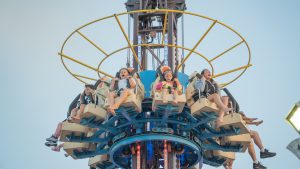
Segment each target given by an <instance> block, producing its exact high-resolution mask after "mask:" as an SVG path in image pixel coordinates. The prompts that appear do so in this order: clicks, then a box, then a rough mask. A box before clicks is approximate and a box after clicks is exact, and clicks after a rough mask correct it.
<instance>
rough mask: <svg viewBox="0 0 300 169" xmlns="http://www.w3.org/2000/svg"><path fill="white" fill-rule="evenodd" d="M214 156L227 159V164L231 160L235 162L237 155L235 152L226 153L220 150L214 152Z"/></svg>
mask: <svg viewBox="0 0 300 169" xmlns="http://www.w3.org/2000/svg"><path fill="white" fill-rule="evenodd" d="M213 155H214V156H217V157H220V158H225V159H227V160H226V161H225V163H228V162H230V161H231V160H235V153H234V152H224V151H220V150H214V151H213Z"/></svg>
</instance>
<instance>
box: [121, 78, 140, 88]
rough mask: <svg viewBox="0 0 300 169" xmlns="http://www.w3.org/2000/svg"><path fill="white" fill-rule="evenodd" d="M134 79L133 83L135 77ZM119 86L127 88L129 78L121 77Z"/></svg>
mask: <svg viewBox="0 0 300 169" xmlns="http://www.w3.org/2000/svg"><path fill="white" fill-rule="evenodd" d="M132 80H133V83H135V81H134V79H132ZM135 84H136V83H135ZM118 88H119V90H120V89H127V79H120V80H119V82H118Z"/></svg>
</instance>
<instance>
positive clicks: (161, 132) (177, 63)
mask: <svg viewBox="0 0 300 169" xmlns="http://www.w3.org/2000/svg"><path fill="white" fill-rule="evenodd" d="M126 8H127V12H124V13H121V14H114V15H111V16H108V17H105V18H101V19H98V20H95V21H92V22H90V23H88V24H85V25H83V26H81V27H80V28H78V29H76V30H75V31H74V32H72V33H71V35H70V36H69V37H68V38H67V39H66V41H65V42H64V44H63V47H62V49H61V51H60V53H59V55H60V56H61V59H62V62H63V65H64V66H65V68H66V69H67V71H68V72H69V73H70V74H71V75H72V76H74V77H75V78H76V79H78V80H79V81H81V82H84V83H87V82H86V81H85V80H92V81H93V80H96V79H97V77H88V76H84V75H81V74H79V73H74V72H73V71H72V70H71V68H70V67H68V66H67V62H66V60H68V61H72V62H74V63H76V64H78V65H80V66H83V67H86V68H88V69H90V70H92V71H94V72H96V74H97V75H98V76H99V77H101V75H105V76H107V77H111V78H112V77H113V76H112V75H111V73H113V72H111V70H108V71H105V70H103V69H101V66H102V64H103V63H104V62H105V61H106V60H107V59H108V58H110V57H111V56H112V55H115V54H117V53H118V52H120V51H124V50H127V51H128V57H127V63H126V66H127V67H133V68H134V70H136V71H137V72H138V77H137V78H138V81H140V83H138V84H139V85H137V89H136V90H135V93H134V94H133V95H131V96H130V97H129V98H128V99H127V100H126V101H125V102H124V103H123V104H122V105H121V106H120V107H119V108H118V109H116V110H115V111H116V114H115V115H114V116H113V115H111V114H109V113H107V112H106V110H105V108H101V107H98V106H95V105H92V104H91V105H88V106H87V107H86V108H85V110H84V113H83V114H82V117H81V120H80V123H79V124H77V123H68V122H65V123H63V127H62V134H61V136H60V140H61V141H63V142H65V143H64V150H65V151H66V152H67V154H69V155H70V156H72V157H73V158H74V159H83V158H90V160H89V165H90V167H92V168H100V169H113V168H124V169H130V168H132V169H157V168H165V169H175V168H176V169H179V168H193V167H196V166H197V167H200V168H201V166H202V164H207V165H211V166H215V167H218V166H221V165H223V164H224V163H226V162H228V160H232V159H235V153H236V152H244V151H245V150H246V148H247V146H248V145H249V143H250V139H251V138H250V135H249V129H248V128H247V126H246V124H245V122H244V121H243V120H242V118H241V116H240V115H239V114H237V113H234V112H233V113H232V114H230V115H227V116H225V117H224V123H223V124H222V126H221V127H220V129H218V130H216V129H215V127H214V121H215V119H216V118H217V117H218V115H217V112H218V111H219V110H218V107H217V106H216V105H215V104H214V103H212V102H210V101H208V100H207V99H205V98H200V99H199V98H198V100H193V96H194V95H195V94H197V92H198V91H196V89H194V88H193V85H191V83H192V82H191V81H189V80H190V78H189V76H188V75H187V74H186V73H185V68H186V67H188V65H186V61H187V60H188V59H189V58H190V56H191V55H196V56H200V57H199V58H201V59H203V60H204V61H206V62H207V63H208V65H210V69H211V71H212V73H213V77H214V78H218V77H221V76H225V75H227V74H230V73H233V72H238V71H240V74H238V75H237V76H235V77H234V78H232V79H231V80H229V81H226V82H224V83H222V84H221V87H225V86H227V85H229V84H230V83H232V82H234V81H235V80H237V79H238V78H239V77H240V76H241V75H243V74H244V72H245V71H246V70H247V68H248V67H250V66H251V64H250V60H251V53H250V49H249V46H248V44H247V42H246V41H245V39H244V38H243V37H242V36H241V35H240V34H239V33H238V32H236V31H235V30H233V29H232V28H230V27H229V26H227V25H225V24H223V23H221V22H219V21H217V20H215V19H211V18H209V17H206V16H202V15H198V14H194V13H191V12H186V11H185V10H186V4H185V0H145V1H140V0H128V2H127V3H126ZM125 15H128V32H127V33H126V31H125V29H124V27H123V26H122V23H121V21H120V19H119V17H121V16H125ZM185 15H188V16H193V17H197V18H200V19H203V20H206V21H207V22H210V23H211V24H210V25H209V27H208V29H207V30H206V31H205V33H204V34H203V35H202V36H201V37H200V39H199V40H198V41H197V42H196V44H195V45H194V46H193V47H192V48H188V47H185V46H184V39H185V36H184V20H183V19H182V18H183V17H185ZM108 19H114V20H115V21H116V23H117V24H118V26H119V28H118V29H120V30H121V32H122V34H123V38H124V39H125V41H126V43H127V46H125V47H121V48H119V49H116V50H115V51H113V52H111V53H107V52H106V51H105V50H104V49H103V48H102V47H100V46H99V45H98V44H96V43H95V42H93V41H92V40H91V39H90V38H88V37H87V36H86V35H84V33H83V32H84V29H87V28H88V27H89V26H91V25H92V24H96V23H101V22H102V21H104V20H108ZM180 19H181V23H180ZM132 21H133V22H132ZM179 23H180V24H179ZM179 25H181V26H182V28H181V29H180V28H179ZM216 25H219V26H220V27H223V28H224V29H227V30H229V31H231V32H232V33H233V34H235V35H236V37H237V39H239V41H238V43H236V44H235V45H233V46H232V47H230V48H228V49H226V50H225V51H223V52H221V53H220V54H219V55H216V56H215V57H213V58H211V59H209V58H208V57H206V56H204V55H203V54H201V53H200V52H197V51H196V49H197V47H198V46H199V45H200V44H201V43H202V41H203V40H204V39H205V38H206V36H207V35H208V34H209V33H210V31H211V30H212V29H213V27H215V26H216ZM131 28H133V30H132V31H131ZM180 30H181V33H180ZM129 33H130V34H129ZM179 34H181V35H182V37H181V38H180V37H179ZM75 35H79V36H80V37H81V38H82V39H83V40H84V41H86V42H88V43H89V44H90V45H91V46H93V47H95V48H96V49H97V50H99V51H100V53H102V54H103V55H104V56H105V57H104V58H103V59H102V60H101V61H100V62H99V64H98V68H97V67H93V66H90V65H88V64H86V63H84V62H82V61H79V60H78V59H75V58H73V57H71V56H70V55H68V54H67V53H66V48H67V46H68V45H70V43H69V41H70V39H72V37H73V36H75ZM179 39H181V40H179ZM179 41H180V42H181V45H179ZM240 45H244V46H245V48H246V57H248V60H247V63H246V64H245V65H243V66H241V67H237V68H234V69H230V70H228V71H225V72H222V73H219V74H215V73H214V70H215V67H214V66H213V62H214V61H215V60H217V59H219V58H220V57H221V56H223V55H225V54H227V53H229V52H230V51H231V50H233V49H235V48H237V47H238V46H240ZM180 50H181V52H179V51H180ZM185 53H186V54H185ZM151 63H152V70H151V69H150V67H151V66H149V65H151ZM165 65H167V66H169V67H170V68H171V69H172V70H173V71H174V72H176V76H177V78H178V79H179V81H180V83H181V84H182V85H183V88H184V94H182V95H180V96H179V97H178V98H177V101H176V102H174V100H172V99H173V98H172V97H170V98H168V100H167V102H165V101H163V100H162V98H161V94H160V93H157V92H155V91H153V86H155V83H156V82H157V72H156V71H155V69H156V68H158V67H159V66H165ZM80 73H83V72H80ZM99 77H98V78H99ZM138 91H139V92H138ZM224 91H225V92H226V93H227V94H228V96H229V98H230V100H231V101H232V102H234V104H233V108H234V110H235V112H237V111H238V105H237V103H236V102H235V99H234V98H233V97H232V96H231V94H230V93H229V91H228V90H227V89H226V88H225V89H224Z"/></svg>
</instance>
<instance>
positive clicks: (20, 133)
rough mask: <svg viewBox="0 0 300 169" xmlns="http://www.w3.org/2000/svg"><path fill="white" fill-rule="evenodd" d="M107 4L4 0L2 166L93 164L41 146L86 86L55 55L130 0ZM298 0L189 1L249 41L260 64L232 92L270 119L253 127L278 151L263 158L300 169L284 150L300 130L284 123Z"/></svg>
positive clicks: (246, 160) (294, 79) (291, 95)
mask: <svg viewBox="0 0 300 169" xmlns="http://www.w3.org/2000/svg"><path fill="white" fill-rule="evenodd" d="M103 2H104V4H105V6H104V5H103V4H102V3H101V1H100V0H97V1H96V0H90V1H88V2H87V1H79V0H72V1H71V0H67V1H58V0H53V1H38V0H28V1H17V0H0V4H1V5H0V21H1V26H0V64H1V67H0V69H1V70H0V77H1V83H0V84H1V87H0V92H1V94H2V97H1V102H0V105H1V108H2V110H1V111H0V113H1V116H2V119H3V120H2V122H1V123H0V132H1V134H2V135H1V141H0V143H1V144H0V149H1V150H2V153H1V155H0V159H1V160H0V168H1V169H14V168H21V167H22V168H23V169H36V168H41V167H43V168H44V169H48V168H49V169H50V168H57V169H60V168H74V169H76V168H78V169H79V168H87V160H76V161H74V160H72V159H70V158H68V159H67V158H65V157H64V156H63V153H54V152H51V150H49V149H48V148H47V147H45V146H44V145H43V144H44V139H45V138H46V137H48V136H50V134H51V133H52V132H53V130H54V129H55V126H56V124H57V122H59V121H61V120H62V119H64V118H65V116H66V110H67V106H68V104H69V102H70V101H72V99H73V97H75V96H76V95H77V94H78V93H79V92H80V91H81V90H82V84H81V83H79V82H78V81H77V80H75V79H74V78H73V77H71V76H70V75H69V74H68V73H67V72H66V71H65V69H64V68H63V66H62V64H61V62H60V58H59V57H58V55H57V52H59V50H60V47H61V45H62V43H63V41H64V39H65V38H66V37H67V36H68V35H69V34H70V33H71V32H72V31H73V30H75V29H76V28H77V27H79V26H80V25H83V24H84V23H87V22H89V21H91V20H94V19H97V18H100V17H104V16H107V15H111V14H113V13H119V12H123V11H125V8H124V5H123V3H124V2H125V1H103ZM299 5H300V2H299V1H297V0H288V1H279V0H264V1H261V0H251V1H250V0H244V1H239V0H227V1H222V0H202V1H198V0H189V1H187V7H188V10H189V11H191V12H195V13H199V14H203V15H206V16H210V17H212V18H215V19H218V20H219V21H222V22H224V23H226V24H228V25H230V26H231V27H233V28H234V29H236V30H237V31H239V32H240V33H241V34H242V35H243V36H244V37H245V38H246V40H247V42H248V43H249V45H250V48H251V52H252V57H253V58H252V64H253V65H254V66H253V67H251V68H250V69H249V70H248V71H247V72H246V74H245V75H244V76H242V78H241V79H239V80H237V81H236V82H235V83H233V84H231V85H230V86H229V89H230V90H231V92H232V93H233V94H234V96H235V97H236V99H237V100H238V101H239V104H240V106H241V109H242V110H243V111H244V112H246V113H247V114H248V115H249V116H252V117H258V118H261V119H263V120H264V123H263V124H262V125H261V126H259V127H253V128H252V129H253V130H256V131H258V132H259V133H260V134H261V137H262V140H263V142H264V145H265V147H267V148H269V149H271V150H273V151H276V152H277V153H278V155H277V157H275V158H273V159H266V160H262V162H263V164H265V165H266V166H268V167H269V168H272V169H281V168H289V169H296V168H299V160H298V159H297V158H296V157H294V156H293V155H292V154H291V153H290V152H288V150H286V148H285V147H286V145H287V144H288V143H289V142H291V141H292V140H293V139H295V138H298V137H299V135H298V134H297V133H296V132H295V131H294V130H293V129H292V127H291V126H289V125H288V124H287V123H286V122H285V120H284V118H285V116H286V115H287V113H288V111H289V110H290V108H291V107H292V105H293V104H294V103H295V102H297V101H299V100H300V97H299V91H298V87H299V86H300V79H299V75H298V73H299V72H300V67H299V66H298V64H299V63H300V58H299V47H300V46H299V39H300V34H299V30H300V20H299V18H300V12H299V10H298V7H299ZM199 24H200V23H195V25H190V26H191V28H190V29H191V30H192V29H193V27H197V26H199ZM115 28H116V27H113V26H112V27H111V29H112V30H114V29H115ZM109 33H110V35H111V36H112V34H113V33H114V32H109ZM108 43H111V42H108ZM122 43H123V42H122ZM111 45H114V44H111ZM208 45H209V43H208ZM189 47H192V46H189ZM237 61H239V60H237ZM107 64H108V65H107V66H111V65H113V63H112V62H108V63H107ZM221 66H222V65H221ZM190 67H191V68H194V69H200V68H199V66H198V65H193V64H192V65H190ZM112 74H114V73H112ZM257 151H258V150H257ZM257 154H258V153H257ZM297 166H298V167H297ZM204 168H205V169H210V168H212V167H209V166H205V167H204ZM235 168H242V169H250V168H252V162H251V159H250V157H249V156H248V154H247V153H244V154H238V155H237V160H236V163H235Z"/></svg>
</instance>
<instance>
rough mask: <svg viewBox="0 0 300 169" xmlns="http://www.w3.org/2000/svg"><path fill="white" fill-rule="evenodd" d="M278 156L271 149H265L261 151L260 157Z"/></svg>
mask: <svg viewBox="0 0 300 169" xmlns="http://www.w3.org/2000/svg"><path fill="white" fill-rule="evenodd" d="M274 156H276V153H273V152H269V150H267V149H265V151H264V152H260V158H270V157H274Z"/></svg>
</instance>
